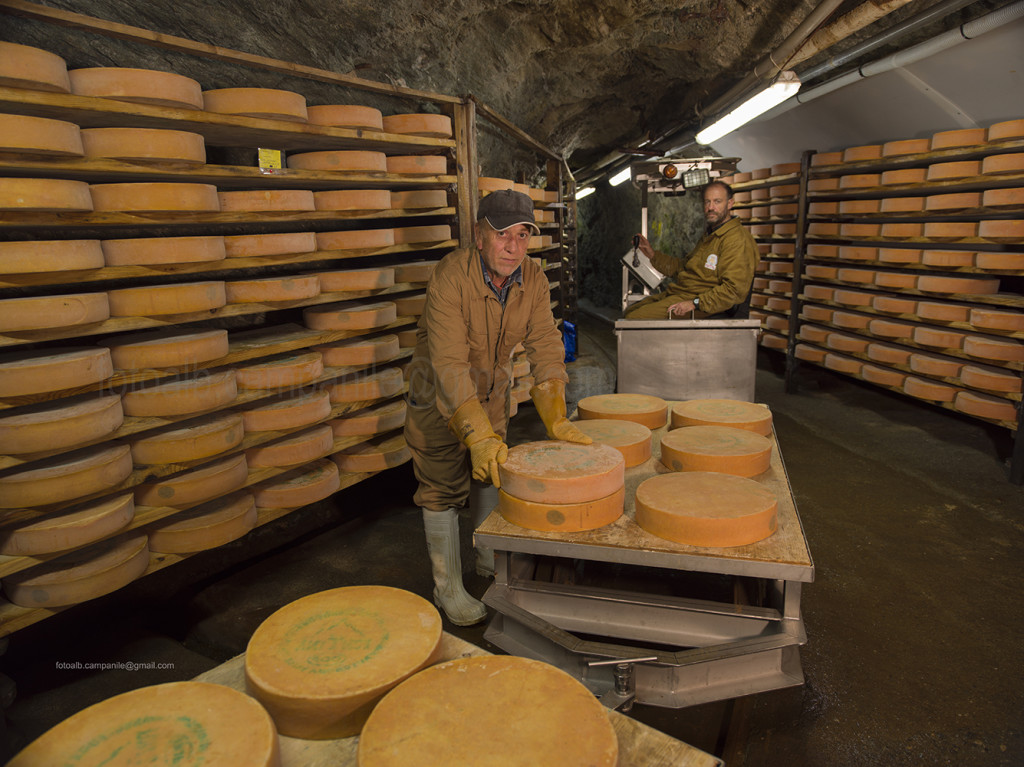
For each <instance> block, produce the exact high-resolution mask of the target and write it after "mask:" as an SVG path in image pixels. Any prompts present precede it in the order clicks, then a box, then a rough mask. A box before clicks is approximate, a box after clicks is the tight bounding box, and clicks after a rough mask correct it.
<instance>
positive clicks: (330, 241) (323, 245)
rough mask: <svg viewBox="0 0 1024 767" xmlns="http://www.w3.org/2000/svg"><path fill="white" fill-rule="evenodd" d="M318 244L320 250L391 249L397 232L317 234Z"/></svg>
mask: <svg viewBox="0 0 1024 767" xmlns="http://www.w3.org/2000/svg"><path fill="white" fill-rule="evenodd" d="M316 244H317V248H318V249H320V250H359V249H360V248H389V247H391V246H392V245H394V244H395V230H394V229H357V230H353V231H344V232H317V233H316Z"/></svg>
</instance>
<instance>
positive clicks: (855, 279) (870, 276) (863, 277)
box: [836, 269, 878, 285]
mask: <svg viewBox="0 0 1024 767" xmlns="http://www.w3.org/2000/svg"><path fill="white" fill-rule="evenodd" d="M877 274H878V272H876V271H874V270H872V269H840V270H839V272H838V273H837V275H836V276H837V277H838V279H840V280H841V281H843V282H852V283H854V284H856V285H870V284H871V283H873V282H874V281H875V275H877Z"/></svg>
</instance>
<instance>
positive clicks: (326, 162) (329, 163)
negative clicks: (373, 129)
mask: <svg viewBox="0 0 1024 767" xmlns="http://www.w3.org/2000/svg"><path fill="white" fill-rule="evenodd" d="M288 167H289V168H295V169H297V170H346V171H371V172H376V171H381V172H384V171H387V169H388V167H387V157H386V155H385V154H384V153H383V152H367V151H361V150H345V151H326V152H301V153H299V154H293V155H289V156H288ZM384 207H390V206H388V205H385V206H384Z"/></svg>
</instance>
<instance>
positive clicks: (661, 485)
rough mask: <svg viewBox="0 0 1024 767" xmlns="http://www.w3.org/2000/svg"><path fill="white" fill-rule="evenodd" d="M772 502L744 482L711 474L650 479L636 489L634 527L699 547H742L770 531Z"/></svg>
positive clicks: (773, 525) (773, 523)
mask: <svg viewBox="0 0 1024 767" xmlns="http://www.w3.org/2000/svg"><path fill="white" fill-rule="evenodd" d="M777 506H778V502H777V500H776V498H775V495H774V494H773V493H772V492H771V491H770V490H769V489H768V488H766V487H764V486H763V485H761V484H759V483H758V482H755V481H754V480H752V479H748V478H746V477H736V476H733V475H731V474H722V473H719V472H711V471H688V472H672V473H670V474H662V475H660V476H656V477H651V478H650V479H646V480H644V481H643V482H641V483H640V486H639V487H638V488H637V489H636V522H637V524H638V525H639V526H640V527H642V528H643V529H644V530H646V531H647V532H649V533H651V534H652V535H656V536H658V537H659V538H664V539H666V540H669V541H674V542H676V543H682V544H685V545H688V546H700V547H716V548H718V547H731V546H746V545H749V544H751V543H756V542H757V541H760V540H763V539H765V538H767V537H768V536H770V535H771V534H772V533H774V532H775V529H776V525H777V520H776V510H777Z"/></svg>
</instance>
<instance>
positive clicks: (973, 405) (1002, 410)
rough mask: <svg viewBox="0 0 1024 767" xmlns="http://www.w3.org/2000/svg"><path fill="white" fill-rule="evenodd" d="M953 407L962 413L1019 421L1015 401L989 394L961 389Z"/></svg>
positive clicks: (999, 419)
mask: <svg viewBox="0 0 1024 767" xmlns="http://www.w3.org/2000/svg"><path fill="white" fill-rule="evenodd" d="M953 407H954V408H955V409H956V410H959V411H960V412H961V413H967V414H968V415H973V416H978V417H980V418H989V419H992V420H994V421H1009V422H1010V423H1017V409H1016V407H1014V403H1012V402H1010V401H1009V400H1005V399H1002V398H1000V397H991V396H989V395H987V394H977V393H975V392H969V391H959V392H957V393H956V397H954V398H953Z"/></svg>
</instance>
